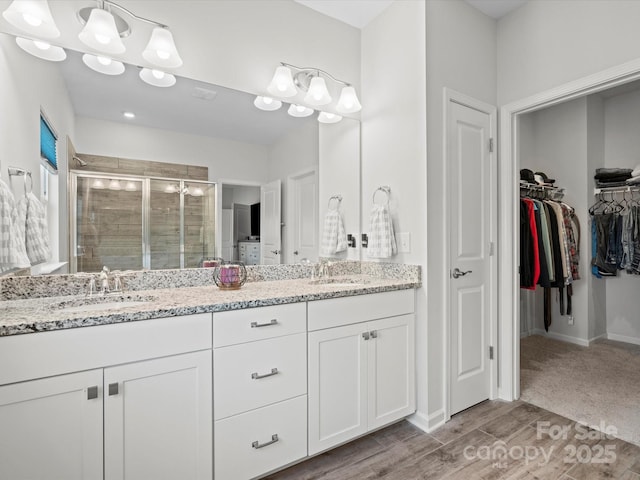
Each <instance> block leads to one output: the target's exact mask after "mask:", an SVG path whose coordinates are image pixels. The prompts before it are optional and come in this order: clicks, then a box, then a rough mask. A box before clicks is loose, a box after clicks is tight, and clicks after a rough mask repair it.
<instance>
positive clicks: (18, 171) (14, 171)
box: [7, 167, 33, 195]
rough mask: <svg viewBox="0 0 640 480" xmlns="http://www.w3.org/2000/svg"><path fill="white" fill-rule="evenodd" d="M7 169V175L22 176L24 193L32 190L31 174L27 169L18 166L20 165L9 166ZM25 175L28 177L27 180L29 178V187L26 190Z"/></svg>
mask: <svg viewBox="0 0 640 480" xmlns="http://www.w3.org/2000/svg"><path fill="white" fill-rule="evenodd" d="M7 170H8V172H9V177H12V176H14V175H17V176H23V177H24V194H25V195H27V194H28V193H31V191H32V190H33V177H32V176H31V172H30V171H29V170H25V169H24V168H20V167H9V168H8V169H7ZM27 177H29V180H31V187H30V188H29V189H28V190H27Z"/></svg>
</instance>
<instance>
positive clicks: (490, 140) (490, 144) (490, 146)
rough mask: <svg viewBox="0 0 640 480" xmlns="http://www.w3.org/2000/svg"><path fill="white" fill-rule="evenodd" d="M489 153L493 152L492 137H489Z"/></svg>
mask: <svg viewBox="0 0 640 480" xmlns="http://www.w3.org/2000/svg"><path fill="white" fill-rule="evenodd" d="M489 153H493V138H490V139H489Z"/></svg>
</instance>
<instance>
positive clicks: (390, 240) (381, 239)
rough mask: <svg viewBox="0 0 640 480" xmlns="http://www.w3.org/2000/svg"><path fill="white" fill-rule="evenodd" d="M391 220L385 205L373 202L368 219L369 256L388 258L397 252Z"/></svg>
mask: <svg viewBox="0 0 640 480" xmlns="http://www.w3.org/2000/svg"><path fill="white" fill-rule="evenodd" d="M397 251H398V250H397V247H396V236H395V234H394V232H393V222H392V220H391V215H390V214H389V210H388V208H387V206H386V205H378V204H374V205H373V208H372V209H371V217H370V220H369V245H368V247H367V255H368V256H369V257H371V258H389V257H391V256H393V255H395V254H396V253H397Z"/></svg>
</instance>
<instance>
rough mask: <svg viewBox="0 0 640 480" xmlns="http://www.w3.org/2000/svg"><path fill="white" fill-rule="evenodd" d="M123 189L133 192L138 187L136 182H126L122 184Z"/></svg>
mask: <svg viewBox="0 0 640 480" xmlns="http://www.w3.org/2000/svg"><path fill="white" fill-rule="evenodd" d="M124 189H125V190H126V191H127V192H135V191H137V190H138V187H137V186H136V182H127V183H126V185H125V186H124Z"/></svg>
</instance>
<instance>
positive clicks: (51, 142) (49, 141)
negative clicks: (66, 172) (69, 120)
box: [40, 116, 58, 171]
mask: <svg viewBox="0 0 640 480" xmlns="http://www.w3.org/2000/svg"><path fill="white" fill-rule="evenodd" d="M40 156H41V157H42V158H43V159H44V160H46V162H47V163H48V164H49V165H50V166H51V167H53V169H54V170H56V171H57V170H58V152H57V150H56V136H55V135H54V134H53V131H52V130H51V127H49V124H48V123H47V122H46V120H45V119H44V118H43V117H42V116H40Z"/></svg>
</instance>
